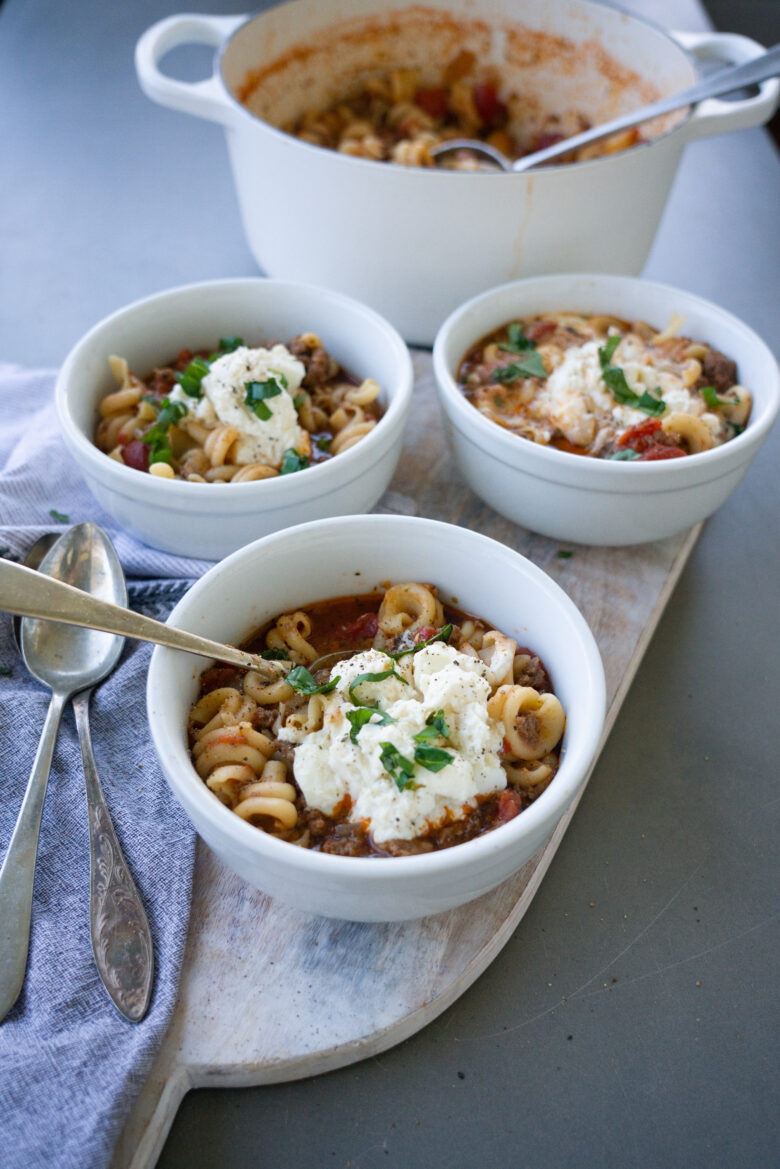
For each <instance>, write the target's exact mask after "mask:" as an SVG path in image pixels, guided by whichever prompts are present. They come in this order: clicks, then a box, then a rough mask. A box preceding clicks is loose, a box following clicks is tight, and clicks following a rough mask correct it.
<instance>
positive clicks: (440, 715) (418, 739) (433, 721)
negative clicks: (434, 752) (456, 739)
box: [414, 710, 450, 745]
mask: <svg viewBox="0 0 780 1169" xmlns="http://www.w3.org/2000/svg"><path fill="white" fill-rule="evenodd" d="M449 737H450V729H449V727H448V726H447V724H446V722H445V721H444V711H443V710H437V711H436V713H435V714H429V715H428V717H427V718H426V720H425V726H424V728H423V729H422V730H421V731H419V732H418V733H417V734H416V735H415V736H414V741H415V743H420V744H423V745H424V744H425V743H430V742H432V741H433V740H434V739H438V738H442V739H449Z"/></svg>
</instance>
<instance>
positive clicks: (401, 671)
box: [189, 583, 565, 857]
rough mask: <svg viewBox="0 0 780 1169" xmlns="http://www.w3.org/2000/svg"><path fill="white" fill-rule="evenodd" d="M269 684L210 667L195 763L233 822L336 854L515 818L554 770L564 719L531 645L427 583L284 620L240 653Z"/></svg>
mask: <svg viewBox="0 0 780 1169" xmlns="http://www.w3.org/2000/svg"><path fill="white" fill-rule="evenodd" d="M247 648H248V649H251V650H253V651H254V652H257V653H260V654H261V655H262V656H263V657H265V658H269V659H272V660H277V661H280V662H284V663H288V668H287V673H286V676H285V677H283V678H281V679H279V680H278V681H274V682H271V683H269V682H267V681H265V680H264V679H262V678H261V677H260V676H259V675H258V674H257V673H255V672H253V671H252V670H245V671H243V670H239V669H234V668H232V667H227V666H221V665H217V666H213V667H212V668H210V669H208V670H206V671H205V672H204V673H203V674H202V675H201V679H200V691H201V693H200V697H199V698H198V700H197V701H196V702H195V704H194V706H193V707H192V709H191V711H190V719H189V737H190V746H191V751H192V759H193V762H194V764H195V767H196V769H197V772H198V774H199V775H200V777H201V778H202V779H203V780H204V782H205V783H206V784H207V785H208V787H209V788H210V790H211V791H212V792H213V793H214V794H215V795H216V796H217V797H218V798H219V799H220V800H221V801H222V802H223V803H224V804H226V805H227V806H228V807H229V808H231V809H232V810H233V812H235V814H236V815H238V816H240V817H241V818H242V819H244V820H247V821H249V822H250V823H252V824H254V825H255V826H256V827H257V828H258V829H260V830H262V831H265V832H269V833H271V834H272V835H274V836H276V837H278V838H280V839H281V840H285V841H289V842H290V843H292V844H297V845H299V846H302V847H305V848H311V849H316V850H319V851H322V852H328V853H336V854H339V855H342V856H365V857H369V856H408V855H411V854H417V853H424V852H432V851H434V850H435V849H440V848H448V847H450V846H451V845H455V844H459V843H461V842H463V841H467V840H471V839H472V838H473V837H475V836H479V835H481V834H482V833H484V832H488V831H490V830H491V829H493V828H497V827H499V826H500V825H502V824H505V823H506V822H507V821H509V820H511V819H513V818H514V817H515V816H517V815H518V814H519V813H521V812H522V811H523V809H524V808H526V807H527V806H528V804H529V803H531V802H532V801H533V800H534V799H536V797H537V796H538V795H539V794H540V793H541V792H542V791H544V789H545V788H546V787H547V786H548V784H550V782H551V781H552V780H553V777H554V776H555V773H556V771H557V769H558V763H559V754H560V742H561V738H562V735H563V731H564V724H565V717H564V712H563V709H562V707H561V704H560V702H559V701H558V699H557V698H556V697H555V695H554V694H553V692H552V685H551V681H550V678H549V676H548V674H547V671H546V669H545V667H544V665H543V663H542V662H541V661H540V659H539V658H538V657H537V656H536V655H535V654H534V653H533V652H532V651H531V650H529V649H526V648H524V647H521V646H518V645H517V643H516V642H515V641H514V640H513V639H512V638H511V637H508V636H507V635H506V634H504V633H501V632H499V631H498V630H496V629H493V628H491V626H490V625H489V624H488V623H487V622H486V621H483V620H480V619H478V618H474V617H468V616H465V615H464V614H462V613H460V612H459V611H457V610H454V609H448V608H445V607H444V606H443V605H442V602H441V601H440V600H439V598H438V595H437V590H436V589H435V588H434V587H433V586H430V585H424V584H418V583H410V584H398V585H393V586H392V587H389V588H387V590H386V591H385V592H384V593H378V594H369V595H364V596H356V597H342V598H338V599H335V600H329V601H321V602H317V603H315V604H311V605H307V606H306V608H305V609H301V610H297V611H295V612H291V613H285V614H282V615H281V616H280V617H278V618H277V619H276V620H275V621H273V622H272V623H271V624H270V625H269V626H268V627H267V628H266V629H265V630H263V631H261V633H260V634H258V635H257V636H256V637H255V638H254V639H253V640H252V641H251V642H250V643H249V645H248V646H247Z"/></svg>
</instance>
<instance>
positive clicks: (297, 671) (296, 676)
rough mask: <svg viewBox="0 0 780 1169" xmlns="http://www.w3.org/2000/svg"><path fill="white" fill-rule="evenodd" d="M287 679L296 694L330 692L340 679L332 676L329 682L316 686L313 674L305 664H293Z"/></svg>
mask: <svg viewBox="0 0 780 1169" xmlns="http://www.w3.org/2000/svg"><path fill="white" fill-rule="evenodd" d="M287 681H288V682H289V683H290V685H291V686H292V688H293V690H295V691H297V693H298V694H330V692H331V690H333V689H334V688H335V686H336V683H337V682H338V681H340V679H339V678H332V679H331V681H330V682H323V684H322V685H321V686H318V685H317V683H316V681H315V679H314V676H313V674H310V673H309V671H308V670H307V669H306V667H305V666H295V668H294V669H292V670H290V672H289V674H288V675H287Z"/></svg>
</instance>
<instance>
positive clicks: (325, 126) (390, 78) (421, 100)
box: [284, 50, 640, 170]
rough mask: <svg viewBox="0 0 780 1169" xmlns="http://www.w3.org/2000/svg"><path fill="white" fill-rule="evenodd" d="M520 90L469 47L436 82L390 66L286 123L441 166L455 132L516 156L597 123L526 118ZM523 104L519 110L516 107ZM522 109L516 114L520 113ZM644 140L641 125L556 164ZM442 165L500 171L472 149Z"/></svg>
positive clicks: (347, 146)
mask: <svg viewBox="0 0 780 1169" xmlns="http://www.w3.org/2000/svg"><path fill="white" fill-rule="evenodd" d="M524 104H527V101H526V103H524V102H523V101H521V100H519V99H518V97H517V95H516V94H514V93H510V92H508V91H507V89H506V87H505V86H504V85H502V81H501V77H500V75H499V71H498V70H497V69H496V68H494V67H488V68H486V67H484V66H480V65H479V64H478V62H477V58H476V54H474V53H473V52H471V51H469V50H462V51H461V52H459V53H458V54H457V56H455V57H454V58H453V59H452V60H451V61H450V62H449V64H448V65H447V66H446V67H445V68H444V70H443V71H441V73H440V75H439V77H438V79H436V81H435V82H432V81H431V78H430V77H428V78H424V77H423V76H422V75H421V72H420V70H418V69H389V70H385V71H383V72H382V71H378V72H376V73H374V74H373V75H372V76H370V77H367V78H364V79H363V80H362V81H360V82H357V83H355V84H354V85H353V86H352V87H351V88H350V89H349V90H348V91H347V92H346V93H345V94H344V95H343V97H342V98H341V100H339V101H337V102H335V103H334V104H332V105H330V106H329V107H328V108H326V109H313V110H308V111H306V112H305V113H304V114H303V115H302V116H301V117H299V118H297V119H296V120H295V121H294V122H292V123H290V124H288V125H287V126H285V127H284V128H285V129H286V130H287V132H288V133H291V134H294V135H295V136H296V137H297V138H301V139H303V140H304V141H305V142H311V143H312V144H313V145H315V146H325V147H327V148H328V149H330V150H337V151H340V152H341V153H342V154H350V155H353V156H354V157H357V158H367V159H372V160H373V161H375V162H395V163H400V164H402V165H404V166H427V167H431V166H434V165H436V164H435V159H434V156H433V155H432V154H431V150H432V148H433V147H434V146H440V145H442V144H444V143H446V142H448V141H450V140H452V139H454V138H472V139H476V140H478V141H481V142H486V143H487V144H488V145H490V146H495V147H496V148H497V149H498V150H501V151H502V152H503V153H504V154H505V155H506V156H507V158H509V159H510V160H514V159H517V158H521V157H522V156H523V155H525V154H531V153H532V152H533V151H535V150H543V149H544V148H545V147H547V146H552V145H553V144H554V143H557V142H561V141H563V139H564V138H569V137H571V136H572V135H574V134H579V133H581V132H582V131H583V130H588V129H590V126H591V123H590V122H589V121H588V119H587V118H585V117H583V116H581V115H573V114H571V112H569V113H567V115H566V116H565V117H560V116H557V115H555V114H547V115H544V116H543V117H541V116H540V114H539V113H538V112H535V114H534V116H533V117H528V116H526V118H525V119H524V118H523V117H522V116H518V113H517V111H518V110H522V109H523V107H524ZM515 107H517V108H515ZM513 111H514V112H513ZM639 139H640V131H639V129H638V128H636V127H634V128H632V129H630V130H625V131H623V132H621V133H619V134H613V135H612V136H611V137H609V138H606V139H603V140H602V141H600V142H595V143H592V144H590V145H588V146H583V147H581V148H580V149H579V150H576V151H572V152H571V153H570V154H567V155H562V156H561V157H560V158H558V159H556V160H555V161H556V163H558V164H560V163H562V162H567V161H568V162H580V161H584V160H585V159H588V158H595V157H598V156H600V155H604V154H614V153H615V152H616V151H619V150H625V149H626V148H627V147H629V146H633V145H634V144H635V143H636V142H638V141H639ZM442 165H444V166H447V167H448V168H450V169H453V170H475V169H485V168H487V169H493V164H491V163H486V162H485V160H484V159H483V158H480V159H479V160H478V161H477V160H476V158H475V155H474V154H473V153H472V152H470V151H468V150H466V149H464V150H459V151H457V152H455V153H454V154H453V155H452V156H447V160H446V162H445V161H444V160H443V161H442Z"/></svg>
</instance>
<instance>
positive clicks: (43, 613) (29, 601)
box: [0, 524, 292, 681]
mask: <svg viewBox="0 0 780 1169" xmlns="http://www.w3.org/2000/svg"><path fill="white" fill-rule="evenodd" d="M86 526H87V525H83V524H80V525H78V527H79V528H84V527H86ZM0 610H5V611H6V612H8V613H17V614H19V615H20V616H23V617H38V618H42V619H43V620H46V621H58V622H64V623H65V624H66V625H80V626H83V627H84V628H86V629H98V630H102V631H104V632H106V633H116V634H119V636H120V637H133V638H136V639H137V640H139V641H151V642H155V643H156V644H157V645H165V646H168V647H169V648H170V649H180V650H184V651H186V652H187V653H192V654H200V655H201V656H203V657H209V658H216V659H217V661H221V662H227V663H228V664H229V665H231V666H240V667H242V668H243V669H250V670H256V671H257V672H258V673H259V674H261V675H262V677H264V678H267V679H268V680H269V681H278V679H279V678H281V677H283V676H284V675H286V674H287V672H288V671H289V670H290V668H291V665H292V663H291V662H285V661H266V660H265V659H264V658H262V657H259V656H258V655H257V654H252V653H248V652H247V651H246V650H242V649H236V648H235V647H234V646H232V645H221V644H220V643H219V642H218V641H211V640H210V639H209V638H207V637H200V636H199V635H198V634H196V633H187V632H186V631H185V630H184V629H177V628H176V627H175V626H172V625H164V624H163V622H162V621H155V620H154V619H153V618H152V617H144V616H142V615H141V614H140V613H134V612H133V611H132V610H131V609H128V608H123V607H122V606H121V605H116V604H113V603H112V602H110V601H107V600H104V599H103V598H101V597H95V596H90V594H89V593H86V592H82V591H81V589H78V588H74V587H73V585H70V584H66V583H65V582H64V581H62V580H53V579H52V578H51V577H49V576H44V575H42V574H41V573H38V572H35V571H34V570H33V569H31V568H25V567H24V565H21V564H14V563H13V562H12V561H10V560H2V559H0Z"/></svg>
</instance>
